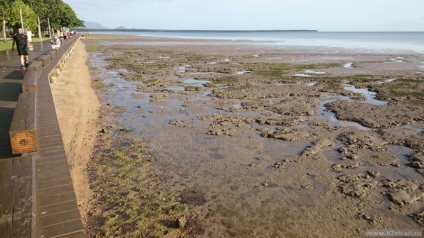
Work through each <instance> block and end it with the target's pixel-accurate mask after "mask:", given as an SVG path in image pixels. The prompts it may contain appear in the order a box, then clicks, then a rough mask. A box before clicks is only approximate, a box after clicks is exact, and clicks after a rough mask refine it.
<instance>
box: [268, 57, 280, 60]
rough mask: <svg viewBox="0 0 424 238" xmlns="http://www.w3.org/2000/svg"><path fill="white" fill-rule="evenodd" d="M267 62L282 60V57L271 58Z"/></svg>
mask: <svg viewBox="0 0 424 238" xmlns="http://www.w3.org/2000/svg"><path fill="white" fill-rule="evenodd" d="M268 59H269V60H282V59H283V58H282V57H273V58H268Z"/></svg>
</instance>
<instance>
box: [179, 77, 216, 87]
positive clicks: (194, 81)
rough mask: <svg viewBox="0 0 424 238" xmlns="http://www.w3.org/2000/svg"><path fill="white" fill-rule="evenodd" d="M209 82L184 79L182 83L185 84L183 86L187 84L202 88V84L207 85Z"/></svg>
mask: <svg viewBox="0 0 424 238" xmlns="http://www.w3.org/2000/svg"><path fill="white" fill-rule="evenodd" d="M209 82H210V81H207V80H197V79H194V78H189V79H185V80H184V81H183V83H185V84H189V85H191V86H196V87H204V86H203V84H205V83H209Z"/></svg>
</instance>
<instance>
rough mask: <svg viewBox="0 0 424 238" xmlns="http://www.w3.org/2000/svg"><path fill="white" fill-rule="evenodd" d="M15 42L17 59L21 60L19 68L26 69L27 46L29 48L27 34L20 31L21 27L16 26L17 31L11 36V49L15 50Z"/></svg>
mask: <svg viewBox="0 0 424 238" xmlns="http://www.w3.org/2000/svg"><path fill="white" fill-rule="evenodd" d="M15 44H16V48H17V49H18V55H19V61H20V62H21V68H22V69H26V68H27V67H28V60H29V54H28V48H29V41H28V37H27V35H25V34H24V33H23V32H22V28H20V27H19V28H18V32H17V33H16V34H15V35H14V36H13V41H12V50H15Z"/></svg>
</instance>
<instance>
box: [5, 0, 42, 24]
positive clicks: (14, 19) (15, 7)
mask: <svg viewBox="0 0 424 238" xmlns="http://www.w3.org/2000/svg"><path fill="white" fill-rule="evenodd" d="M20 10H22V18H23V20H24V27H25V30H32V31H33V30H35V29H36V28H37V15H36V14H35V12H34V10H32V9H31V7H29V6H28V5H26V4H25V3H24V2H23V1H21V0H16V1H14V2H13V3H12V5H11V7H10V14H9V21H8V22H7V25H8V26H9V27H11V28H14V29H15V28H17V27H20V26H21V17H20Z"/></svg>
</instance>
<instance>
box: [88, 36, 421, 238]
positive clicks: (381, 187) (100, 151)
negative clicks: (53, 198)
mask: <svg viewBox="0 0 424 238" xmlns="http://www.w3.org/2000/svg"><path fill="white" fill-rule="evenodd" d="M84 44H86V46H87V50H88V51H89V55H90V57H89V64H90V67H91V69H92V79H93V88H95V89H97V93H98V97H99V99H100V101H101V102H102V117H101V120H102V127H103V128H104V129H102V131H101V132H99V136H98V144H97V149H96V152H95V153H94V154H93V159H92V163H91V165H90V187H91V189H92V190H93V191H94V194H95V195H94V197H93V199H92V200H91V203H92V204H91V211H90V212H89V213H90V214H87V218H88V220H87V226H88V232H89V234H90V235H93V236H103V235H106V236H119V237H311V236H314V237H358V236H364V234H365V233H364V232H365V231H366V230H369V229H422V228H423V227H424V210H423V209H424V182H423V181H424V180H423V175H424V154H423V150H424V94H423V92H424V71H423V70H422V68H420V67H421V66H422V64H423V62H424V56H423V55H420V54H414V53H410V52H405V53H385V54H381V53H380V54H378V53H363V52H362V53H358V52H355V51H351V50H340V49H337V50H335V49H332V48H312V47H305V48H300V47H298V48H295V47H279V48H276V47H265V46H259V45H254V44H250V43H249V42H232V41H224V40H223V41H212V40H211V41H208V40H194V39H191V40H185V39H167V38H102V37H95V38H92V37H91V36H89V37H87V38H86V39H85V40H84ZM393 59H398V60H393ZM346 65H348V66H349V67H346Z"/></svg>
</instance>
